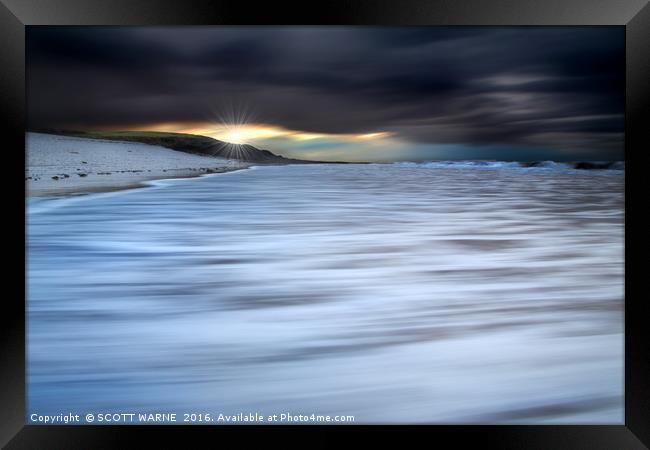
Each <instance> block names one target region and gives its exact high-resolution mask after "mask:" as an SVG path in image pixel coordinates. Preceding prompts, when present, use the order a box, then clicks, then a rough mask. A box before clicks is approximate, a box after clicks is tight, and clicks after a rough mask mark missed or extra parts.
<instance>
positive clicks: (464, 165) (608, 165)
mask: <svg viewBox="0 0 650 450" xmlns="http://www.w3.org/2000/svg"><path fill="white" fill-rule="evenodd" d="M393 164H394V165H396V166H400V167H416V168H427V169H428V168H433V169H438V168H454V169H477V168H478V169H520V170H522V169H524V170H540V169H542V170H563V171H566V170H625V161H572V162H558V161H484V160H473V161H424V162H413V161H400V162H396V163H393Z"/></svg>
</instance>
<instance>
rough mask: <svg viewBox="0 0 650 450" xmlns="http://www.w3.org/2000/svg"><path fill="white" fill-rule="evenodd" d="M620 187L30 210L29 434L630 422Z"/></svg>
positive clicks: (253, 179) (294, 180) (180, 186)
mask: <svg viewBox="0 0 650 450" xmlns="http://www.w3.org/2000/svg"><path fill="white" fill-rule="evenodd" d="M612 167H613V168H612V169H609V170H576V169H573V168H572V166H570V165H568V164H562V163H552V162H547V163H544V164H539V165H535V166H534V167H522V166H521V165H519V164H517V163H505V162H484V161H481V162H476V161H466V162H431V163H393V164H304V165H287V166H257V167H252V168H249V169H246V170H240V171H235V172H230V173H225V174H214V175H208V176H203V177H199V178H193V179H175V180H163V181H155V182H151V183H150V184H149V185H148V186H147V187H144V188H140V189H132V190H128V191H121V192H110V193H95V194H89V195H79V196H68V197H51V198H29V199H27V206H26V220H27V245H26V256H27V272H26V275H27V276H26V278H27V279H26V284H27V418H26V419H27V421H28V422H33V421H34V417H38V416H46V415H51V416H55V415H59V414H80V415H81V416H82V419H83V417H85V416H86V415H91V416H93V417H94V418H93V421H94V422H93V423H94V424H98V423H100V422H106V423H108V422H111V421H110V420H103V421H100V420H99V419H98V417H102V418H103V419H105V418H106V417H107V416H106V415H108V417H110V418H111V420H112V423H115V422H120V423H133V421H132V422H128V420H126V419H125V418H124V417H125V416H124V414H134V415H135V416H133V417H135V418H136V422H137V417H138V416H137V415H138V414H140V415H143V416H144V415H151V414H153V415H156V414H159V415H160V416H159V417H166V418H167V422H173V423H178V424H186V423H201V424H221V423H232V422H243V423H247V422H246V421H244V419H243V418H244V417H262V418H263V419H262V421H268V423H315V422H318V423H337V424H338V423H343V422H345V423H355V424H404V423H419V424H622V423H623V422H624V409H623V393H624V386H623V373H624V360H623V356H624V352H623V350H624V348H623V344H624V333H623V332H624V320H623V311H624V217H625V216H624V212H625V208H624V206H625V205H624V188H625V170H624V165H623V166H622V165H620V164H619V165H615V166H612ZM172 414H174V416H172ZM100 415H101V416H100ZM120 415H122V416H120ZM274 416H275V417H276V420H273V419H272V418H273V417H274ZM303 416H304V417H307V418H308V419H307V420H303V419H299V418H298V417H303ZM119 417H123V418H124V419H123V420H120V419H119ZM151 417H155V416H151ZM169 417H176V418H177V420H170V419H169ZM282 417H284V418H285V419H286V418H289V419H286V420H281V418H282ZM327 417H329V418H330V419H326V418H327ZM221 418H230V419H232V421H230V419H228V420H225V419H224V420H221ZM335 418H336V419H335ZM114 419H115V420H114ZM82 422H84V420H82ZM258 422H259V421H258ZM86 423H89V422H86Z"/></svg>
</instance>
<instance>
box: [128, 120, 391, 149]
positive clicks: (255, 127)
mask: <svg viewBox="0 0 650 450" xmlns="http://www.w3.org/2000/svg"><path fill="white" fill-rule="evenodd" d="M121 129H122V130H125V131H161V132H167V133H186V134H198V135H203V136H208V137H211V138H214V139H217V140H220V141H224V142H230V143H232V144H251V145H254V144H255V143H256V142H259V141H264V140H267V139H277V138H285V139H288V140H293V141H308V140H313V139H330V140H336V141H349V142H354V141H370V140H378V139H383V138H386V137H390V136H392V135H393V133H390V132H386V131H381V132H373V133H364V134H352V133H349V134H335V133H313V132H307V131H298V130H290V129H287V128H283V127H279V126H275V125H267V124H255V123H245V124H215V123H194V124H189V123H160V124H156V125H145V126H140V127H128V128H121Z"/></svg>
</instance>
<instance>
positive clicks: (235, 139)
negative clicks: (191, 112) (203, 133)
mask: <svg viewBox="0 0 650 450" xmlns="http://www.w3.org/2000/svg"><path fill="white" fill-rule="evenodd" d="M223 140H224V141H226V142H230V143H231V144H240V145H241V144H245V143H246V133H245V131H244V130H243V129H241V128H240V127H232V128H230V129H228V130H224V133H223Z"/></svg>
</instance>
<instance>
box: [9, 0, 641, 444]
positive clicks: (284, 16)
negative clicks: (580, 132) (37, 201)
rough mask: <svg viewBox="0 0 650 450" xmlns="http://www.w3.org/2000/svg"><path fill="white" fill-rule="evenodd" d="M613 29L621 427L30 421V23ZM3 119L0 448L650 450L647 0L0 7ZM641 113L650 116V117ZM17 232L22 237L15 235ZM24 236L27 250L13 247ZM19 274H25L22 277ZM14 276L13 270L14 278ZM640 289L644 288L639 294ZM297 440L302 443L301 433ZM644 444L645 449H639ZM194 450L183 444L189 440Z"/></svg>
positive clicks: (71, 0)
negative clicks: (620, 166) (619, 55)
mask: <svg viewBox="0 0 650 450" xmlns="http://www.w3.org/2000/svg"><path fill="white" fill-rule="evenodd" d="M208 24H210V25H225V24H227V25H255V24H278V25H291V24H302V25H618V26H624V27H625V30H626V31H625V35H626V110H625V116H626V117H625V121H626V124H625V160H626V194H625V202H626V203H625V205H626V221H625V222H626V225H625V261H626V263H625V273H626V282H625V299H626V301H625V318H626V319H625V424H624V425H612V426H434V425H431V426H384V427H374V426H361V425H357V426H312V425H308V426H281V427H278V426H275V427H273V426H266V427H264V426H203V427H200V426H190V427H186V426H169V427H163V426H89V425H84V426H78V425H77V426H49V427H48V426H37V425H26V424H25V283H24V274H25V272H24V268H25V248H24V237H25V222H24V219H25V209H24V208H25V196H24V194H25V192H24V191H23V190H21V189H20V186H21V185H22V186H23V187H24V179H23V174H24V148H25V96H26V93H25V27H26V26H33V25H208ZM0 36H1V39H0V42H1V43H2V49H1V50H0V93H1V97H0V101H1V103H0V105H1V107H0V110H1V117H0V123H1V124H3V125H4V126H5V127H6V130H5V133H4V134H3V136H4V140H3V144H4V145H3V146H2V147H3V160H4V161H5V164H6V165H7V166H8V168H7V169H6V171H5V172H4V174H3V175H4V176H3V177H2V179H3V183H4V184H5V186H4V192H5V221H4V222H5V224H6V225H8V226H7V227H6V230H7V231H6V234H5V235H4V238H5V242H9V244H10V245H8V247H9V250H10V252H9V254H8V255H6V259H5V262H6V263H7V264H6V266H5V267H7V269H9V271H10V274H9V277H8V282H5V289H4V296H3V305H2V306H3V308H2V309H3V314H2V316H3V319H2V320H3V326H2V333H3V339H2V346H3V349H2V353H1V355H2V367H1V374H2V375H1V376H2V379H1V383H0V389H1V390H2V397H1V398H2V406H1V408H0V410H1V411H0V414H1V418H0V444H2V445H3V446H5V447H4V448H8V449H19V448H20V449H22V448H57V449H60V448H86V449H90V448H92V449H100V448H126V447H129V446H130V444H132V443H133V442H136V438H137V439H141V438H142V437H144V438H146V439H148V440H155V441H161V442H164V443H165V445H164V448H169V447H171V446H173V445H174V443H180V442H183V443H185V442H186V441H187V440H190V439H195V438H198V437H200V438H202V439H206V438H207V439H209V440H208V441H207V442H213V443H215V444H216V445H218V446H221V445H223V443H224V442H225V441H222V439H224V438H230V439H232V438H234V439H237V440H239V444H240V445H241V446H245V445H244V444H245V443H246V441H248V440H249V439H251V438H253V439H256V440H261V441H262V443H264V445H266V444H268V443H270V442H272V441H274V440H276V439H278V440H279V439H282V442H283V444H284V446H287V445H290V444H292V443H293V444H297V445H300V446H305V447H310V446H311V447H331V446H332V444H333V443H334V442H335V441H337V442H338V441H341V440H345V441H349V439H351V438H357V437H358V435H359V434H360V433H362V434H363V439H364V440H366V439H372V440H374V441H379V443H383V444H386V443H388V444H394V445H401V446H403V445H404V444H405V443H407V442H408V441H412V442H421V443H422V444H424V445H432V446H437V445H440V443H441V442H444V443H446V444H447V445H453V446H454V448H463V447H469V446H471V447H472V448H474V447H476V446H479V447H486V448H499V449H520V448H525V449H544V450H547V449H573V448H575V449H591V450H596V449H606V450H612V449H643V448H646V446H650V340H649V339H648V332H647V329H648V328H647V322H648V319H650V307H649V306H648V303H649V302H648V300H647V298H646V296H644V295H642V294H638V293H636V294H635V293H634V292H633V289H636V288H638V287H641V286H642V284H643V279H642V278H641V277H642V275H641V270H639V267H637V266H635V265H634V264H633V263H632V261H635V260H638V261H641V264H642V265H643V261H644V259H642V258H641V256H643V253H642V252H643V251H644V247H645V243H646V242H647V238H646V237H645V234H646V233H647V232H646V233H644V232H643V231H641V232H636V231H634V230H633V228H632V224H635V225H638V224H640V222H637V220H636V219H632V218H633V217H634V216H639V214H643V209H644V199H643V198H642V195H643V194H642V193H640V192H638V193H635V192H636V190H635V189H634V188H633V184H634V183H636V182H637V181H641V180H643V174H642V173H641V171H643V170H647V167H648V166H647V165H646V155H645V154H646V153H647V152H648V151H649V150H648V149H649V148H650V147H648V146H647V144H648V129H650V127H649V126H648V124H647V123H646V121H645V120H644V119H646V118H647V117H648V115H647V113H648V99H649V98H650V56H649V55H650V6H649V5H648V1H646V0H609V1H607V0H605V1H599V2H594V1H591V0H545V1H539V0H518V1H511V0H491V1H487V0H401V1H390V0H356V1H354V0H348V1H342V0H328V1H323V2H320V3H312V2H302V3H297V2H296V3H293V2H260V3H259V4H254V3H249V2H246V1H241V0H240V1H237V0H184V1H174V0H112V1H111V0H0ZM644 113H645V114H644ZM14 236H16V237H14ZM18 236H23V242H20V241H21V240H20V239H18ZM20 271H23V277H22V280H23V281H21V276H20ZM13 272H15V273H13ZM636 290H637V291H638V290H639V289H636ZM295 433H298V434H299V437H295V436H296V434H295ZM644 444H645V445H644ZM183 446H187V444H183ZM445 447H446V446H445Z"/></svg>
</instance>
